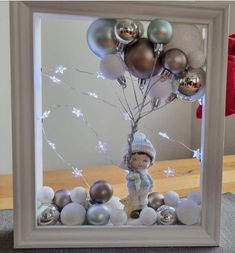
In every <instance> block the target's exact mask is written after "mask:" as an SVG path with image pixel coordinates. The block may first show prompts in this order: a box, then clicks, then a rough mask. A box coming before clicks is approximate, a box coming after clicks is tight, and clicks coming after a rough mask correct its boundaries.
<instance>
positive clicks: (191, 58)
mask: <svg viewBox="0 0 235 253" xmlns="http://www.w3.org/2000/svg"><path fill="white" fill-rule="evenodd" d="M205 61H206V56H205V55H204V53H203V52H202V51H201V50H199V49H198V50H194V51H192V52H191V53H189V54H188V65H189V66H190V67H191V68H194V69H199V68H201V67H202V66H203V65H204V63H205Z"/></svg>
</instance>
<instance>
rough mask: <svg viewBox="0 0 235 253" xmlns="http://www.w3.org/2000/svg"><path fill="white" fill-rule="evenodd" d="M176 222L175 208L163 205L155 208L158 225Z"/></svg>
mask: <svg viewBox="0 0 235 253" xmlns="http://www.w3.org/2000/svg"><path fill="white" fill-rule="evenodd" d="M176 222H177V216H176V212H175V208H173V207H170V206H166V205H163V206H161V207H159V208H158V209H157V223H158V224H159V225H174V224H176Z"/></svg>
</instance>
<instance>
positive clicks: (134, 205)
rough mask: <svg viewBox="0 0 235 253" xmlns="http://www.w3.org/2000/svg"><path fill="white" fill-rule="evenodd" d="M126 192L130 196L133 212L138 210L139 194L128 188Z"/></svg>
mask: <svg viewBox="0 0 235 253" xmlns="http://www.w3.org/2000/svg"><path fill="white" fill-rule="evenodd" d="M128 191H129V196H130V200H131V205H132V208H133V210H137V209H139V194H138V193H137V191H136V190H135V189H133V188H128Z"/></svg>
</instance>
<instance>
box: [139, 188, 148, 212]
mask: <svg viewBox="0 0 235 253" xmlns="http://www.w3.org/2000/svg"><path fill="white" fill-rule="evenodd" d="M148 193H149V188H142V189H140V191H139V205H140V208H141V209H143V208H144V207H145V206H146V205H147V204H148Z"/></svg>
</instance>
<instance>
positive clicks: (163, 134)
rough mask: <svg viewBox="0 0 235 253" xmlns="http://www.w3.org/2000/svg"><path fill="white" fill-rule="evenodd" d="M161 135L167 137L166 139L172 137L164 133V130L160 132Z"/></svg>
mask: <svg viewBox="0 0 235 253" xmlns="http://www.w3.org/2000/svg"><path fill="white" fill-rule="evenodd" d="M158 134H159V135H160V136H162V137H163V138H165V139H168V140H169V139H170V137H169V136H168V135H167V134H166V133H163V132H159V133H158Z"/></svg>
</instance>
